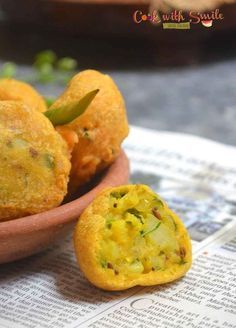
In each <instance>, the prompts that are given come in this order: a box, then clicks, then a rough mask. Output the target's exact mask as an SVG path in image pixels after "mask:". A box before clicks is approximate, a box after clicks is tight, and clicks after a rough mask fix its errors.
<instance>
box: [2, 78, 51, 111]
mask: <svg viewBox="0 0 236 328" xmlns="http://www.w3.org/2000/svg"><path fill="white" fill-rule="evenodd" d="M0 100H17V101H22V102H24V103H25V104H26V105H28V106H29V107H31V108H33V109H35V110H37V111H39V112H45V111H46V110H47V106H46V103H45V101H44V99H43V97H42V96H41V95H40V94H39V93H38V92H37V91H36V90H35V89H34V88H33V87H31V86H30V85H29V84H27V83H25V82H22V81H18V80H14V79H0Z"/></svg>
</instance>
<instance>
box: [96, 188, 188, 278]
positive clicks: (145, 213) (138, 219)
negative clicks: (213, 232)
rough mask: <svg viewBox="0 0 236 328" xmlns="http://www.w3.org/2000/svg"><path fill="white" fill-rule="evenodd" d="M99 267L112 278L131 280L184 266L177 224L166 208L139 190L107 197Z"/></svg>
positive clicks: (156, 197) (155, 198)
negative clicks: (115, 276)
mask: <svg viewBox="0 0 236 328" xmlns="http://www.w3.org/2000/svg"><path fill="white" fill-rule="evenodd" d="M109 203H110V208H109V211H107V212H106V213H107V214H106V215H105V220H106V224H105V229H104V230H103V231H102V238H101V242H100V252H99V255H98V261H99V265H100V266H101V267H102V268H104V269H105V270H112V271H113V272H114V274H115V275H119V274H122V275H127V276H129V277H130V276H135V275H139V274H141V273H143V274H146V273H149V272H150V271H164V270H166V269H168V268H170V267H171V266H172V265H173V264H177V265H183V264H185V263H186V259H185V255H186V250H185V248H184V247H183V246H181V244H180V238H179V232H178V224H177V223H176V221H175V218H174V217H173V215H171V214H172V212H171V211H170V210H169V209H168V208H167V206H166V204H164V202H163V201H162V200H161V199H160V198H159V197H158V196H157V195H156V194H154V193H151V192H150V193H149V192H147V191H146V190H144V189H143V188H141V186H140V188H139V186H137V188H132V189H128V188H124V189H123V190H122V191H119V192H113V193H111V194H110V199H109Z"/></svg>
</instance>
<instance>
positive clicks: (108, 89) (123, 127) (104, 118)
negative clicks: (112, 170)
mask: <svg viewBox="0 0 236 328" xmlns="http://www.w3.org/2000/svg"><path fill="white" fill-rule="evenodd" d="M95 89H99V92H98V94H97V95H96V97H95V99H94V100H93V101H92V103H91V104H90V105H89V107H88V108H87V109H86V111H85V113H84V114H82V115H81V116H80V117H78V118H77V119H75V120H74V121H72V122H71V123H69V124H67V125H64V126H60V127H59V128H58V131H59V132H60V133H61V134H62V136H63V137H64V138H65V139H66V135H67V133H68V132H69V131H75V132H76V134H77V135H78V139H79V142H78V143H74V149H73V151H72V160H71V161H72V169H71V176H70V185H69V189H70V190H71V191H75V190H77V188H78V186H81V185H83V184H84V183H86V182H88V181H89V180H90V179H91V178H92V177H93V176H94V175H95V174H96V173H98V172H100V171H102V170H103V169H104V168H106V167H107V166H109V165H110V164H111V163H112V162H113V161H114V160H115V159H116V158H117V157H118V155H119V152H120V145H121V143H122V141H123V140H124V138H125V137H126V136H127V135H128V131H129V128H128V122H127V117H126V110H125V104H124V100H123V98H122V95H121V93H120V91H119V90H118V88H117V86H116V85H115V83H114V82H113V80H112V79H111V78H110V77H109V76H108V75H104V74H101V73H99V72H97V71H94V70H86V71H83V72H81V73H79V74H77V75H75V76H74V77H73V78H72V80H71V81H70V83H69V85H68V88H67V89H66V90H65V92H64V93H63V94H62V95H61V96H60V97H59V98H58V99H57V100H56V101H55V103H54V104H53V105H52V106H51V107H50V109H53V108H59V107H61V106H65V105H67V104H70V103H72V102H74V101H78V100H80V99H81V98H82V97H83V96H84V95H85V94H87V93H88V92H90V91H92V90H95ZM68 135H69V134H68Z"/></svg>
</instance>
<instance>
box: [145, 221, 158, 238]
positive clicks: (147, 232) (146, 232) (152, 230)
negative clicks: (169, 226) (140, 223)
mask: <svg viewBox="0 0 236 328" xmlns="http://www.w3.org/2000/svg"><path fill="white" fill-rule="evenodd" d="M160 225H161V222H158V223H157V225H156V226H155V227H154V228H153V229H151V230H149V231H143V230H142V231H140V234H141V236H142V237H144V236H146V235H147V234H149V233H151V232H154V231H155V230H157V229H158V228H159V226H160Z"/></svg>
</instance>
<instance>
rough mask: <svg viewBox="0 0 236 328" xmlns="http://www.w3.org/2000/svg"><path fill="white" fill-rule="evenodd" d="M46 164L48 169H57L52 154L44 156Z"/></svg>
mask: <svg viewBox="0 0 236 328" xmlns="http://www.w3.org/2000/svg"><path fill="white" fill-rule="evenodd" d="M44 162H45V165H46V167H47V168H49V169H54V168H55V160H54V157H53V156H52V155H50V154H45V155H44Z"/></svg>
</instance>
